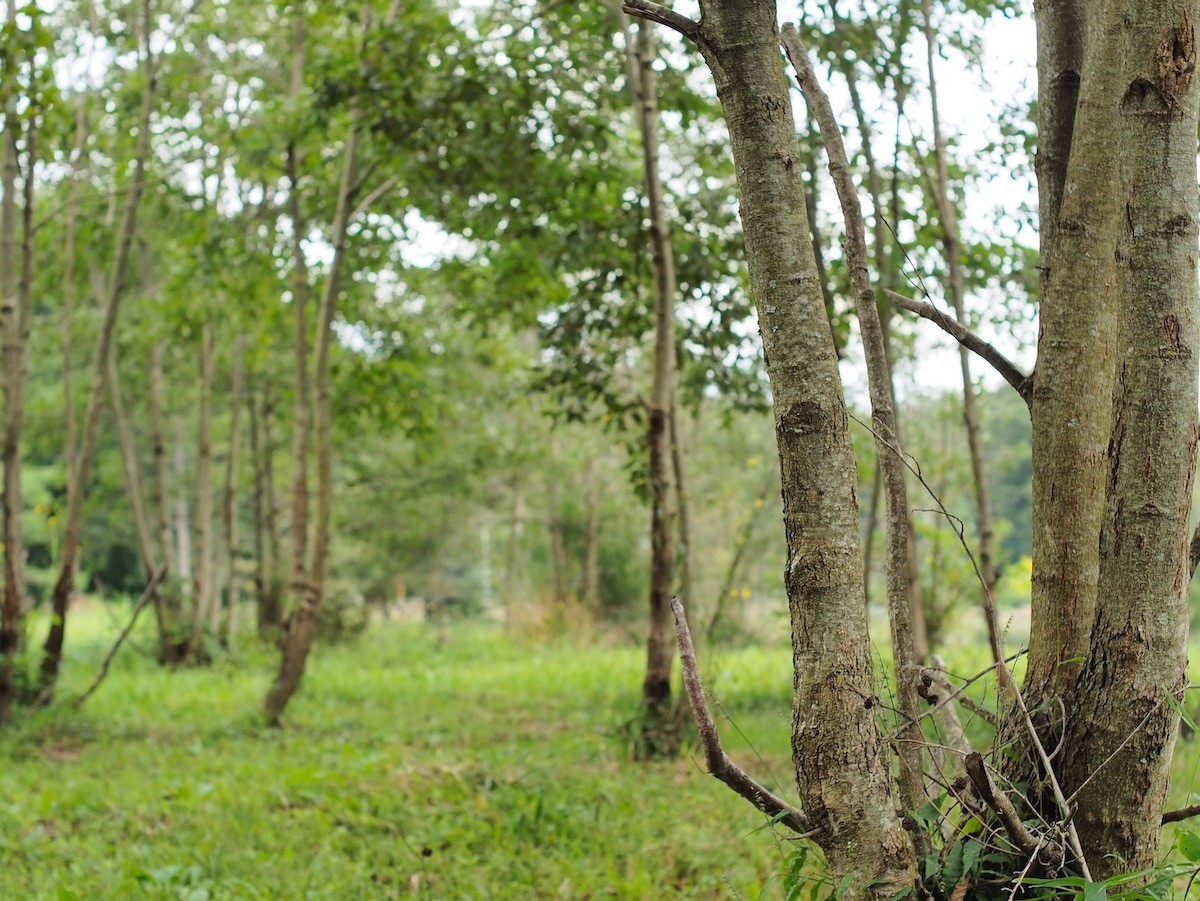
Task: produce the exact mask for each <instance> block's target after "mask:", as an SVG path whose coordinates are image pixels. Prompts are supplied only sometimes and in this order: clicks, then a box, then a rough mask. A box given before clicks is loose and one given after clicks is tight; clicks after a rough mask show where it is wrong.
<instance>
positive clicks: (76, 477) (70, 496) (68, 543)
mask: <svg viewBox="0 0 1200 901" xmlns="http://www.w3.org/2000/svg"><path fill="white" fill-rule="evenodd" d="M150 29H151V2H150V0H146V2H145V3H143V5H142V10H141V24H140V33H141V36H142V41H143V49H142V66H143V70H144V73H145V80H144V83H143V88H142V103H141V117H140V120H139V123H138V139H137V149H136V150H135V152H134V165H133V175H132V180H131V183H130V185H129V192H128V194H127V195H126V199H125V207H124V210H123V212H122V215H121V225H120V228H119V230H118V233H117V243H116V250H115V252H114V256H113V261H112V271H111V273H110V275H109V279H108V285H107V291H108V296H107V297H106V299H105V306H104V312H103V314H102V318H101V324H100V334H99V337H98V338H97V342H96V357H95V361H94V363H93V371H92V381H91V386H90V387H89V389H88V400H87V407H86V410H85V413H84V422H83V435H82V443H81V446H80V449H79V454H78V457H77V458H76V466H75V469H74V470H73V471H72V472H71V478H70V480H69V481H68V484H67V512H66V517H65V524H64V527H63V537H62V556H61V558H60V560H59V568H58V575H57V577H56V579H55V583H54V588H53V590H52V591H51V594H50V610H51V620H50V631H49V634H48V635H47V636H46V643H45V646H44V648H43V654H42V663H41V681H42V696H43V697H44V698H47V699H48V698H49V697H50V696H51V695H52V693H53V690H54V684H55V682H56V681H57V680H58V669H59V664H60V662H61V660H62V649H63V641H64V638H65V636H66V622H67V607H68V605H69V603H70V600H71V593H72V591H73V589H74V586H75V573H76V568H77V565H78V561H79V539H80V534H81V532H82V529H83V502H84V499H85V497H86V494H87V481H88V476H89V475H90V472H91V466H92V458H93V456H94V454H95V448H96V439H97V436H98V434H99V431H100V413H101V409H102V407H103V398H104V382H105V372H106V370H107V367H108V354H109V352H110V351H111V349H112V343H113V333H114V332H115V330H116V323H117V314H118V313H119V311H120V306H121V297H122V295H123V293H124V289H125V268H126V265H127V263H128V261H129V249H130V247H131V245H132V244H133V236H134V232H135V231H136V229H137V214H138V207H139V205H140V204H141V199H142V193H143V188H144V186H145V185H144V178H145V170H146V158H147V156H148V155H149V152H150V118H151V114H152V112H153V109H154V98H155V87H156V81H157V78H156V73H155V66H154V55H153V54H152V52H151V50H150Z"/></svg>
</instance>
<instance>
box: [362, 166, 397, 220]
mask: <svg viewBox="0 0 1200 901" xmlns="http://www.w3.org/2000/svg"><path fill="white" fill-rule="evenodd" d="M363 181H365V179H364V180H363ZM398 181H400V177H399V176H398V175H393V176H392V177H391V178H389V179H387V180H386V181H383V182H380V183H379V184H378V185H376V186H375V189H374V190H373V191H371V193H370V194H368V195H367V196H366V197H364V198H363V199H362V200H360V201H359V203H358V206H356V207H355V208H354V212H353V213H351V214H350V221H351V222H353V221H354V220H355V219H357V218H358V217H359V216H361V215H362V214H363V213H365V212H366V211H367V210H369V209H370V208H371V207H372V206H373V205H374V204H375V201H376V200H378V199H379V198H380V197H382V196H383V195H384V194H386V193H387V192H388V191H390V190H391V189H392V188H394V187H396V183H397V182H398ZM360 186H361V183H360ZM357 193H358V192H357V190H356V191H355V194H356V195H357Z"/></svg>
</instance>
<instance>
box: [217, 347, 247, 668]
mask: <svg viewBox="0 0 1200 901" xmlns="http://www.w3.org/2000/svg"><path fill="white" fill-rule="evenodd" d="M244 346H245V336H244V335H238V337H237V338H236V339H235V340H234V343H233V385H232V386H231V388H232V390H231V391H230V393H229V407H230V412H229V456H228V458H227V459H226V461H225V492H224V495H223V497H222V509H221V513H222V518H223V520H224V524H225V560H226V570H225V576H226V582H225V592H224V593H225V602H226V614H225V622H224V625H223V628H222V630H221V632H222V638H223V640H224V643H225V645H226V646H227V647H229V648H230V649H231V650H232V649H233V648H234V647H235V646H236V645H237V630H238V605H239V604H240V603H241V591H240V588H239V584H238V573H237V564H238V555H239V551H238V461H239V459H240V457H241V454H240V444H241V437H242V433H241V422H242V387H243V374H242V356H243V348H244Z"/></svg>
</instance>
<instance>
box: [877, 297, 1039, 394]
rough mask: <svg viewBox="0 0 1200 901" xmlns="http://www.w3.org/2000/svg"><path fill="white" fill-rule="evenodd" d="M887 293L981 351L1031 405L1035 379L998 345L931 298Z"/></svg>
mask: <svg viewBox="0 0 1200 901" xmlns="http://www.w3.org/2000/svg"><path fill="white" fill-rule="evenodd" d="M885 293H886V294H887V296H888V300H890V301H891V302H892V303H894V304H895V305H896V306H898V307H903V308H904V309H906V310H908V311H909V312H910V313H916V314H917V315H918V316H920V317H921V318H922V319H928V320H929V321H930V322H932V323H933V324H934V325H937V326H939V327H940V328H941V329H942V331H944V332H945V333H946V334H948V335H949V336H950V337H951V338H953V339H954V340H955V341H957V342H959V343H960V344H961V345H962V346H963V347H965V348H966V349H967V350H969V351H972V352H973V353H975V354H978V355H979V356H980V357H981V358H982V359H983V360H985V361H987V362H988V363H990V364H991V366H992V368H993V369H995V370H996V372H998V373H999V374H1000V376H1001V378H1003V379H1004V381H1006V382H1008V383H1009V384H1010V385H1012V386H1013V388H1015V389H1016V391H1017V394H1019V395H1021V399H1022V400H1024V401H1025V403H1026V405H1028V404H1029V401H1030V398H1031V397H1032V396H1033V379H1032V378H1031V377H1030V376H1028V375H1026V374H1025V373H1023V372H1022V371H1021V370H1020V369H1018V368H1017V366H1016V364H1015V363H1013V362H1012V361H1011V360H1009V359H1008V357H1006V356H1004V354H1002V353H1000V351H999V350H997V349H996V348H995V346H993V345H992V344H990V343H988V342H987V341H985V340H984V339H983V338H981V337H980V336H979V335H977V334H976V333H975V332H973V331H971V330H970V329H969V328H967V327H966V326H965V325H963V324H962V323H961V322H959V321H958V320H957V319H955V318H954V317H953V316H951V315H950V314H949V313H946V312H944V311H942V310H939V309H938V308H937V307H935V306H934V305H933V304H931V303H929V302H928V301H924V300H915V299H913V298H911V297H907V296H905V295H904V294H900V293H898V292H896V291H890V290H889V291H887V292H885Z"/></svg>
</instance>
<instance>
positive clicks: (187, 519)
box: [171, 425, 193, 595]
mask: <svg viewBox="0 0 1200 901" xmlns="http://www.w3.org/2000/svg"><path fill="white" fill-rule="evenodd" d="M183 437H184V436H183V431H182V429H181V427H180V426H179V425H176V428H175V450H174V452H173V453H172V454H171V470H172V476H173V477H174V481H175V501H174V503H173V504H172V508H173V516H172V518H173V522H172V524H171V528H172V531H173V532H174V546H175V559H176V560H178V561H179V571H178V580H179V584H180V586H181V587H182V589H183V591H184V592H185V593H186V594H188V595H190V594H191V590H192V569H193V567H192V511H191V507H190V506H189V505H188V486H189V485H190V484H191V479H190V478H189V475H188V461H187V449H186V447H185V445H184V440H183Z"/></svg>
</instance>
